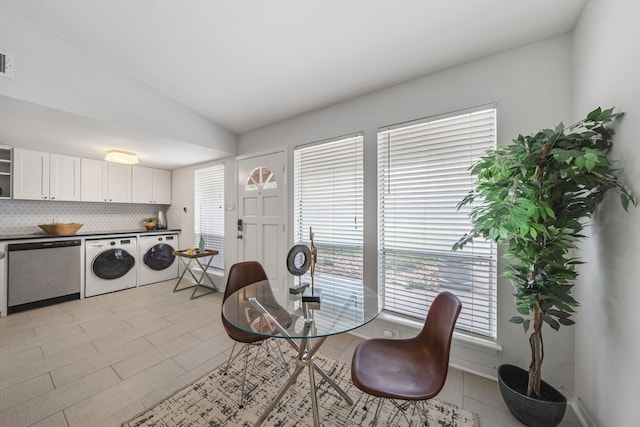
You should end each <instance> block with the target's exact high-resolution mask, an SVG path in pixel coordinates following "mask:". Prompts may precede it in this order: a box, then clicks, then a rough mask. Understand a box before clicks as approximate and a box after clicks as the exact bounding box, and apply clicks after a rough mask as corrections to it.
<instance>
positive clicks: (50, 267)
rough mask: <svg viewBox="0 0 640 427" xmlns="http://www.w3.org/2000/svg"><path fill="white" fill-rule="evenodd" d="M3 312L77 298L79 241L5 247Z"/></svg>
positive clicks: (22, 309) (79, 256)
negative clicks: (5, 267) (5, 300)
mask: <svg viewBox="0 0 640 427" xmlns="http://www.w3.org/2000/svg"><path fill="white" fill-rule="evenodd" d="M7 256H8V263H7V266H8V268H7V313H8V314H11V313H17V312H19V311H24V310H29V309H32V308H37V307H43V306H45V305H50V304H56V303H59V302H63V301H69V300H73V299H79V298H80V286H81V270H80V265H81V263H80V261H81V242H80V239H73V240H50V241H43V242H33V243H15V244H10V245H7Z"/></svg>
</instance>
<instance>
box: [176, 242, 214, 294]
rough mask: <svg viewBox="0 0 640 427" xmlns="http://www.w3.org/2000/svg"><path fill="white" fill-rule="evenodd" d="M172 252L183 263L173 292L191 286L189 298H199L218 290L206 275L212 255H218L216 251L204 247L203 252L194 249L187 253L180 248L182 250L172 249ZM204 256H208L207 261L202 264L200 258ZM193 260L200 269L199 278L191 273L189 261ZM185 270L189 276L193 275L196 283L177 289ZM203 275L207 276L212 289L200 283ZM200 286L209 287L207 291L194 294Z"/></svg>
mask: <svg viewBox="0 0 640 427" xmlns="http://www.w3.org/2000/svg"><path fill="white" fill-rule="evenodd" d="M172 254H173V255H174V256H177V257H178V259H180V261H181V262H182V265H184V271H183V272H182V274H181V275H180V278H179V279H178V282H177V283H176V286H175V287H174V288H173V292H178V291H184V290H185V289H191V288H193V292H192V293H191V299H196V298H200V297H202V296H205V295H209V294H211V293H214V292H218V288H217V287H216V285H215V283H213V280H211V277H209V276H208V275H207V270H208V269H209V267H210V266H211V261H212V260H213V257H214V256H215V255H218V251H213V250H209V249H206V250H205V251H204V252H197V251H196V252H193V253H188V252H187V250H182V251H173V252H172ZM204 257H209V262H207V264H206V265H202V263H201V262H200V258H204ZM185 260H186V261H185ZM193 260H196V263H197V265H198V266H199V267H200V269H201V270H202V274H201V275H200V278H198V277H196V276H195V274H193V271H192V270H191V262H192V261H193ZM187 271H188V272H189V274H190V275H191V277H193V280H195V281H196V284H195V285H191V286H186V287H184V288H180V289H178V286H180V282H181V281H182V278H183V277H184V275H185V273H186V272H187ZM205 277H206V278H207V280H209V283H211V286H213V289H210V288H208V287H207V286H204V285H203V284H202V281H203V279H204V278H205ZM200 286H202V287H203V288H207V289H209V291H208V292H204V293H201V294H199V295H196V292H197V291H198V288H199V287H200Z"/></svg>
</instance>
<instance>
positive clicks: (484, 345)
mask: <svg viewBox="0 0 640 427" xmlns="http://www.w3.org/2000/svg"><path fill="white" fill-rule="evenodd" d="M378 319H379V320H381V321H383V322H387V323H392V324H395V325H398V326H401V327H405V328H407V329H412V330H415V331H419V330H421V329H422V326H423V325H424V323H423V322H420V321H418V320H414V319H409V318H407V317H403V316H398V315H396V314H393V313H389V312H385V311H383V312H382V313H380V315H379V316H378ZM453 342H454V343H455V344H461V345H465V346H468V347H473V348H475V349H481V350H484V351H489V352H495V353H499V352H501V351H502V346H501V345H500V344H498V342H496V341H494V340H492V339H489V338H484V337H478V336H471V335H468V334H466V333H463V332H457V331H455V332H454V333H453Z"/></svg>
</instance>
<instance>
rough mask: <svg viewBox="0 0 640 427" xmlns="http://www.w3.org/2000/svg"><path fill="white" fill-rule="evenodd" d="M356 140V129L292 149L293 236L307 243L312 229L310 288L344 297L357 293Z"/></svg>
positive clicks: (359, 190) (359, 186) (359, 188)
mask: <svg viewBox="0 0 640 427" xmlns="http://www.w3.org/2000/svg"><path fill="white" fill-rule="evenodd" d="M362 144H363V135H362V134H361V133H359V134H356V135H350V136H348V137H342V138H337V139H333V140H327V141H321V142H318V143H313V144H307V145H303V146H299V147H296V148H295V151H294V240H295V242H296V243H303V244H307V245H309V244H310V238H309V228H310V227H312V228H313V233H314V243H315V245H316V246H317V248H318V263H317V265H316V275H317V276H318V278H317V279H316V281H315V283H316V286H318V287H320V288H322V287H323V286H328V283H331V284H333V285H334V286H336V285H337V286H336V289H337V290H339V292H341V293H344V294H345V295H354V292H359V293H362V289H361V287H362V285H361V284H362V276H363V250H362V247H363V230H362V215H363V178H362V176H363V172H362ZM323 279H327V281H326V283H325V282H323ZM323 298H324V297H323ZM325 302H328V301H325V299H323V304H324V303H325Z"/></svg>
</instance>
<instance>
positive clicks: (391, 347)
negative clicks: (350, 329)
mask: <svg viewBox="0 0 640 427" xmlns="http://www.w3.org/2000/svg"><path fill="white" fill-rule="evenodd" d="M461 308H462V303H461V302H460V300H459V299H458V297H456V296H455V295H454V294H452V293H451V292H442V293H440V294H438V296H437V297H436V298H435V300H434V301H433V303H432V304H431V308H430V309H429V313H428V314H427V319H426V320H425V323H424V326H423V327H422V330H421V331H420V333H419V334H418V335H417V336H416V337H414V338H409V339H384V338H374V339H370V340H367V341H364V342H362V343H360V344H359V345H358V347H357V348H356V350H355V351H354V353H353V359H352V361H351V380H352V381H353V384H354V385H355V386H356V387H358V388H359V389H360V390H362V391H364V392H365V393H367V394H368V396H367V400H366V402H365V408H364V409H365V410H366V409H367V404H368V403H369V399H370V398H372V397H373V398H376V397H377V398H379V399H378V406H377V408H376V412H375V415H374V418H373V425H376V423H377V421H378V417H379V415H380V406H381V403H382V400H383V399H390V401H391V403H392V404H393V405H394V406H395V407H396V408H397V410H396V412H395V413H394V415H393V417H392V418H391V420H390V425H393V420H395V418H396V417H397V416H398V414H400V413H402V415H403V416H404V417H405V419H406V421H407V422H408V417H407V412H406V411H407V409H408V408H409V407H410V406H411V407H413V410H414V411H417V412H418V413H419V415H420V419H421V421H422V422H423V423H424V425H428V424H427V423H428V421H427V400H429V399H431V398H433V397H435V396H436V395H437V394H438V393H439V392H440V390H442V387H443V386H444V383H445V380H446V379H447V371H448V368H449V352H450V349H451V338H452V336H453V330H454V328H455V324H456V320H457V319H458V315H459V314H460V310H461ZM396 400H401V401H404V402H403V403H402V404H400V403H398V402H396Z"/></svg>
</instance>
